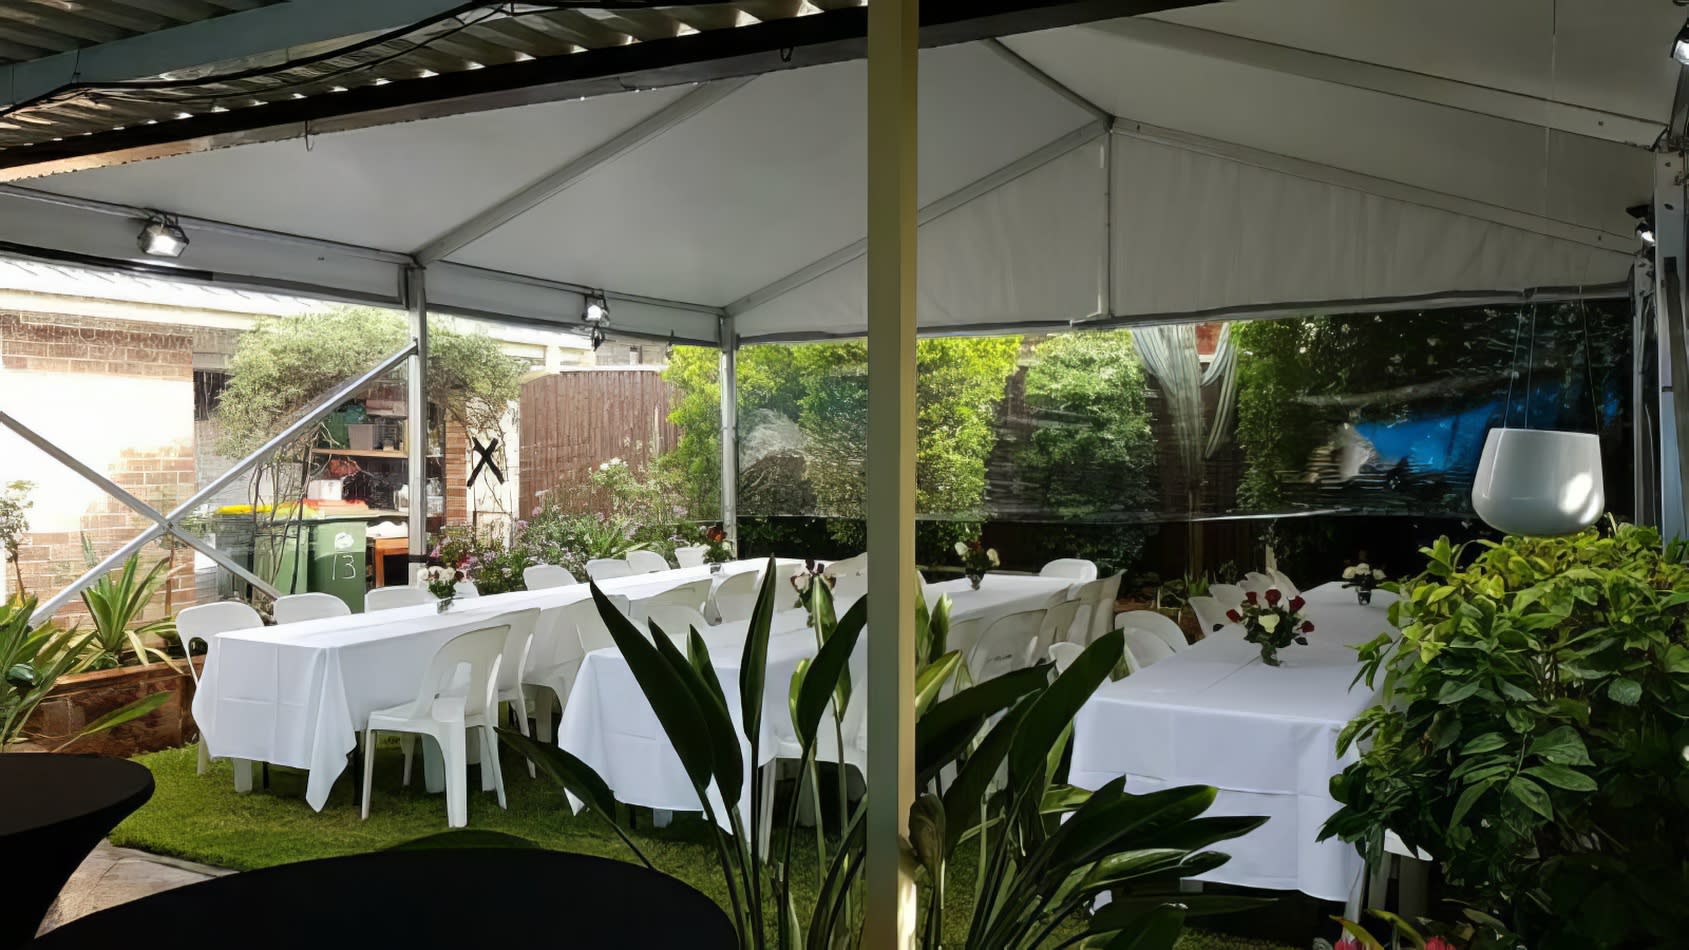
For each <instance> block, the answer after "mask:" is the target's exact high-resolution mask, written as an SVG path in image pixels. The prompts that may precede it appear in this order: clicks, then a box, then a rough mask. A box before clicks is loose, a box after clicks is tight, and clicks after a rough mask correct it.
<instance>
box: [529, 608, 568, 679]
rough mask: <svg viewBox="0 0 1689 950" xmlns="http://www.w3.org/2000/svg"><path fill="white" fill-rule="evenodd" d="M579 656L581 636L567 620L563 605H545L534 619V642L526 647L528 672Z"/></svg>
mask: <svg viewBox="0 0 1689 950" xmlns="http://www.w3.org/2000/svg"><path fill="white" fill-rule="evenodd" d="M580 658H581V638H580V637H578V636H576V635H575V627H574V624H572V623H571V622H570V621H569V618H568V616H567V609H566V608H564V607H546V608H544V609H542V610H540V616H539V619H538V620H536V621H534V643H533V645H532V646H530V647H528V666H527V669H526V670H524V671H523V672H524V673H526V672H530V671H533V670H537V669H542V668H544V667H548V666H555V665H557V664H559V663H567V662H568V661H570V660H578V659H580Z"/></svg>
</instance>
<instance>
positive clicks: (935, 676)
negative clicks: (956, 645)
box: [915, 650, 962, 720]
mask: <svg viewBox="0 0 1689 950" xmlns="http://www.w3.org/2000/svg"><path fill="white" fill-rule="evenodd" d="M961 665H962V654H961V652H960V651H955V650H953V651H951V652H949V653H946V654H944V655H943V656H941V657H939V658H938V659H936V660H933V661H932V662H931V663H928V664H927V665H926V666H923V667H921V668H920V669H919V670H917V671H916V672H915V716H916V718H917V720H918V719H919V717H921V716H923V715H925V714H926V711H927V710H928V709H930V708H932V704H933V702H934V701H936V700H937V699H938V697H939V695H940V694H941V693H943V692H944V684H946V683H948V682H950V677H952V676H955V675H956V670H957V668H958V667H960V666H961Z"/></svg>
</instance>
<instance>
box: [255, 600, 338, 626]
mask: <svg viewBox="0 0 1689 950" xmlns="http://www.w3.org/2000/svg"><path fill="white" fill-rule="evenodd" d="M351 613H352V608H350V607H348V606H346V602H345V601H344V600H341V599H340V598H338V597H336V596H334V595H333V594H323V593H311V594H286V595H283V596H281V597H277V598H276V602H275V603H274V604H272V605H271V607H270V615H271V616H272V617H275V618H276V623H298V622H299V621H301V620H319V619H321V618H323V617H345V616H349V615H350V614H351Z"/></svg>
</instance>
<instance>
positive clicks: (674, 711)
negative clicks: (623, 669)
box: [591, 584, 762, 792]
mask: <svg viewBox="0 0 1689 950" xmlns="http://www.w3.org/2000/svg"><path fill="white" fill-rule="evenodd" d="M591 588H592V599H593V600H594V601H595V602H596V603H597V605H598V615H599V617H601V618H602V619H603V620H604V625H605V627H607V628H608V629H609V631H610V637H611V639H613V640H615V641H616V647H617V648H618V649H619V650H621V653H622V657H623V658H624V659H626V660H627V664H628V669H629V670H630V671H632V673H633V678H634V680H635V681H636V682H638V683H639V691H640V692H642V693H644V694H645V698H646V701H648V702H649V703H650V704H651V711H652V712H653V713H655V714H656V716H657V721H658V722H659V723H660V724H661V725H662V727H663V733H664V735H666V736H668V740H669V744H670V745H671V746H673V747H674V751H675V754H676V755H677V756H679V757H680V764H681V766H682V767H683V768H685V770H686V776H687V778H688V779H689V780H690V781H691V782H692V784H693V785H694V786H696V787H697V788H700V789H702V788H704V787H706V786H707V785H709V782H710V778H711V776H712V775H713V774H714V759H715V752H714V744H713V741H712V737H711V735H710V730H709V725H708V724H707V722H706V721H705V719H704V711H703V710H702V709H700V708H698V702H697V700H696V699H695V698H694V692H693V689H692V685H691V684H690V683H688V682H687V680H688V679H693V678H695V677H692V676H691V675H690V674H691V668H690V667H689V666H688V667H687V673H688V675H687V676H685V677H683V676H682V675H681V674H680V673H679V672H678V671H677V670H676V669H675V667H674V666H673V665H672V664H670V663H669V661H668V660H666V659H664V658H663V655H662V654H661V653H659V652H658V650H657V646H656V644H655V643H652V642H651V641H650V640H647V639H645V637H644V636H642V635H641V634H640V632H639V630H638V629H636V628H635V627H634V625H633V621H631V620H629V619H628V618H627V617H626V616H624V615H623V614H622V612H621V611H620V610H617V609H616V605H615V604H613V603H611V602H610V600H609V598H607V597H605V596H604V592H603V591H601V590H599V589H598V585H597V584H591ZM756 698H757V699H758V700H759V701H760V700H761V698H762V696H761V694H760V693H759V694H758V695H757V697H756ZM723 791H724V792H725V791H726V790H725V789H723Z"/></svg>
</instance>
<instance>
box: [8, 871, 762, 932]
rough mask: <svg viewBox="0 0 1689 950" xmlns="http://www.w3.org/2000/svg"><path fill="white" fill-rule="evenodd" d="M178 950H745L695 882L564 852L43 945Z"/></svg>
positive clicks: (264, 885)
mask: <svg viewBox="0 0 1689 950" xmlns="http://www.w3.org/2000/svg"><path fill="white" fill-rule="evenodd" d="M138 939H139V940H141V941H142V942H143V943H145V944H146V945H147V946H155V947H169V948H170V950H195V948H201V947H204V948H208V950H229V948H230V947H238V948H240V950H252V948H255V947H276V948H286V950H300V948H314V947H353V948H355V947H403V948H405V950H421V948H428V947H440V948H450V950H465V948H468V947H530V946H534V947H537V946H556V947H572V948H589V947H626V948H631V947H665V948H667V947H685V948H687V950H715V948H720V950H737V947H738V937H737V935H736V934H735V932H734V929H733V923H732V921H731V920H729V919H728V917H727V914H726V913H724V912H723V911H722V909H721V908H720V907H718V906H716V904H715V902H714V901H712V900H710V899H709V898H708V897H705V896H704V895H703V894H701V893H699V892H698V891H696V890H693V889H692V888H691V887H689V886H687V885H686V884H685V883H683V882H681V881H679V880H676V879H675V878H672V877H669V876H667V875H665V874H659V873H656V872H654V871H650V870H647V869H646V868H644V867H643V866H640V865H634V864H627V863H624V862H621V861H612V860H610V859H609V858H598V857H591V856H589V855H584V854H568V853H564V852H561V851H545V850H540V849H515V848H466V849H451V848H441V849H437V850H419V851H404V850H399V851H377V852H372V853H370V854H358V855H352V856H350V857H344V858H325V859H323V860H320V861H305V862H302V863H300V864H283V865H278V866H276V867H272V868H265V869H263V870H259V871H248V872H246V873H244V874H231V875H229V876H227V877H220V878H214V879H212V880H209V881H204V882H201V883H199V884H190V885H188V886H187V887H179V888H176V889H175V890H170V891H164V892H162V893H159V894H154V895H153V896H151V897H145V898H142V899H140V900H138V901H134V902H132V903H129V904H119V905H118V906H116V907H112V908H109V909H107V910H103V911H100V912H99V913H95V914H90V915H89V916H87V917H83V918H81V919H79V920H73V921H71V922H70V923H68V924H65V925H64V926H62V927H59V928H57V929H55V930H50V931H48V932H47V933H46V934H44V935H42V937H41V939H40V940H38V941H36V943H35V944H34V945H33V946H35V947H40V948H42V950H51V948H62V947H121V946H135V945H137V944H136V943H135V941H136V940H138Z"/></svg>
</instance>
